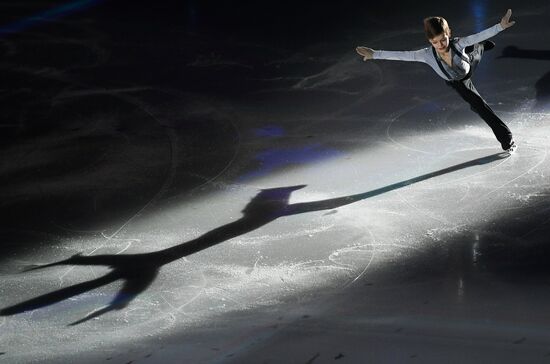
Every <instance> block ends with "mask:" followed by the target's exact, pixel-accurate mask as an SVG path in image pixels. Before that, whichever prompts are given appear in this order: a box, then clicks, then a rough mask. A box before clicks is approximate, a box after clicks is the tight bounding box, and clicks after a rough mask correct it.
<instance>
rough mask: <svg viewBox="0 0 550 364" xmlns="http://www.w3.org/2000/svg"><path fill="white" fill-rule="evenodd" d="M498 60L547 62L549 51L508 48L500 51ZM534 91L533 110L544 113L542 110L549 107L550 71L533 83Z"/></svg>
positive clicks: (549, 56)
mask: <svg viewBox="0 0 550 364" xmlns="http://www.w3.org/2000/svg"><path fill="white" fill-rule="evenodd" d="M498 58H524V59H536V60H542V61H548V60H550V50H541V49H521V48H518V47H515V46H509V47H506V48H504V49H503V50H502V54H501V55H500V56H499V57H498ZM535 90H536V93H537V94H536V98H537V103H536V105H535V109H536V110H541V111H544V110H543V109H545V108H547V107H549V106H550V71H549V72H547V73H545V74H544V76H542V77H541V78H539V79H538V81H537V82H536V83H535Z"/></svg>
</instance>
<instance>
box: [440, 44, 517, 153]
mask: <svg viewBox="0 0 550 364" xmlns="http://www.w3.org/2000/svg"><path fill="white" fill-rule="evenodd" d="M482 55H483V45H482V44H476V45H475V47H474V51H473V52H472V53H471V54H470V58H471V59H472V62H471V64H470V67H471V70H470V75H471V74H472V72H473V70H474V69H475V68H476V67H477V65H478V64H479V61H480V60H481V56H482ZM447 85H449V86H450V87H452V88H454V89H455V90H456V92H458V94H459V95H460V96H461V97H462V98H463V99H464V101H466V102H467V103H468V104H470V108H471V109H472V110H473V111H474V112H476V113H477V114H478V115H479V116H480V117H481V118H482V119H483V120H484V121H485V122H486V123H487V124H488V125H489V126H490V127H491V129H492V130H493V133H494V134H495V136H496V138H497V140H498V141H499V142H500V145H501V146H502V149H508V148H509V147H510V143H511V142H512V132H511V131H510V129H508V127H507V126H506V124H504V122H503V121H502V120H501V119H500V118H499V117H498V116H496V115H495V112H494V111H493V110H492V109H491V107H490V106H489V105H487V102H485V100H483V98H482V97H481V95H480V94H479V92H478V91H477V90H476V88H475V86H474V84H473V83H472V79H471V78H470V77H468V78H466V79H464V80H460V81H447Z"/></svg>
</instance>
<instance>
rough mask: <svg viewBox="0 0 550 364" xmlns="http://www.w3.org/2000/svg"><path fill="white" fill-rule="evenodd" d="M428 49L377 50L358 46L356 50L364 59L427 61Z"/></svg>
mask: <svg viewBox="0 0 550 364" xmlns="http://www.w3.org/2000/svg"><path fill="white" fill-rule="evenodd" d="M426 49H427V48H424V49H419V50H417V51H377V50H374V49H372V48H368V47H362V46H361V47H357V48H355V51H356V52H357V53H358V54H359V55H360V56H362V57H363V61H368V60H370V59H387V60H391V61H410V62H424V63H426Z"/></svg>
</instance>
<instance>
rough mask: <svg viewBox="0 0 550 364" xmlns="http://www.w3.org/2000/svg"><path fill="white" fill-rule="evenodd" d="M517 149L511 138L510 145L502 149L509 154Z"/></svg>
mask: <svg viewBox="0 0 550 364" xmlns="http://www.w3.org/2000/svg"><path fill="white" fill-rule="evenodd" d="M517 149H518V145H517V144H516V142H514V141H513V140H512V141H511V142H510V145H509V146H508V148H505V149H504V151H505V152H506V153H508V154H510V155H512V154H514V152H515V151H516V150H517Z"/></svg>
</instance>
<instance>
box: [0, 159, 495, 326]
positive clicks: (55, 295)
mask: <svg viewBox="0 0 550 364" xmlns="http://www.w3.org/2000/svg"><path fill="white" fill-rule="evenodd" d="M503 158H505V155H503V154H502V153H498V154H493V155H489V156H486V157H482V158H477V159H474V160H471V161H468V162H465V163H461V164H457V165H454V166H451V167H448V168H444V169H441V170H437V171H434V172H431V173H427V174H424V175H421V176H418V177H415V178H411V179H408V180H404V181H401V182H398V183H394V184H391V185H388V186H385V187H382V188H378V189H375V190H371V191H368V192H364V193H359V194H353V195H348V196H343V197H337V198H332V199H325V200H319V201H312V202H300V203H293V204H289V199H290V195H291V194H292V192H294V191H296V190H299V189H302V188H304V187H306V186H305V185H298V186H291V187H280V188H270V189H265V190H262V191H261V192H259V193H258V194H257V195H256V196H254V198H252V199H251V200H250V202H249V203H248V204H247V205H246V206H245V208H244V209H243V211H242V213H243V217H241V218H240V219H239V220H237V221H235V222H232V223H229V224H226V225H223V226H221V227H219V228H216V229H214V230H211V231H209V232H208V233H206V234H204V235H202V236H200V237H198V238H196V239H194V240H191V241H188V242H185V243H182V244H179V245H176V246H173V247H170V248H167V249H164V250H160V251H156V252H151V253H141V254H120V255H116V254H113V255H95V256H93V255H88V256H84V255H80V254H77V255H75V256H73V257H71V258H68V259H66V260H62V261H59V262H55V263H51V264H47V265H43V266H38V267H33V268H31V269H30V270H37V269H45V268H48V267H54V266H61V265H72V266H105V267H109V268H110V269H111V271H110V272H109V273H107V274H106V275H104V276H102V277H99V278H96V279H92V280H89V281H86V282H82V283H79V284H75V285H72V286H69V287H65V288H62V289H60V290H57V291H54V292H50V293H47V294H44V295H42V296H39V297H36V298H33V299H30V300H27V301H24V302H21V303H19V304H16V305H13V306H10V307H5V308H3V309H2V310H1V311H0V315H1V316H10V315H15V314H19V313H22V312H26V311H31V310H35V309H37V308H41V307H44V306H48V305H52V304H54V303H58V302H61V301H63V300H67V299H69V298H71V297H74V296H77V295H80V294H82V293H85V292H88V291H91V290H94V289H96V288H99V287H102V286H105V285H108V284H110V283H113V282H116V281H122V282H123V285H122V288H121V289H120V291H119V292H118V293H117V295H116V296H115V297H114V299H113V300H112V301H111V302H110V303H109V304H108V305H107V306H105V307H103V308H100V309H98V310H95V311H93V312H92V313H90V314H88V315H87V316H86V317H84V318H82V319H80V320H77V321H75V322H73V323H72V324H71V325H76V324H79V323H82V322H85V321H88V320H90V319H92V318H95V317H98V316H101V315H103V314H105V313H107V312H110V311H114V310H121V309H124V308H125V307H127V306H128V304H129V303H130V302H132V301H133V300H134V299H135V298H136V297H137V296H138V295H140V294H141V293H143V292H144V291H145V290H146V289H147V288H148V287H149V286H150V285H151V284H152V283H153V282H154V281H155V279H156V277H157V275H158V273H159V270H160V269H161V268H162V267H163V266H164V265H167V264H169V263H171V262H174V261H176V260H179V259H182V258H184V257H187V256H189V255H192V254H194V253H197V252H199V251H202V250H204V249H208V248H210V247H212V246H214V245H217V244H220V243H222V242H224V241H227V240H230V239H233V238H235V237H238V236H241V235H244V234H247V233H249V232H251V231H254V230H256V229H259V228H261V227H262V226H264V225H266V224H268V223H270V222H272V221H274V220H276V219H278V218H280V217H285V216H292V215H297V214H303V213H307V212H315V211H323V210H332V209H335V208H338V207H342V206H345V205H349V204H352V203H355V202H358V201H361V200H365V199H367V198H370V197H374V196H378V195H380V194H384V193H387V192H391V191H394V190H398V189H400V188H404V187H407V186H410V185H412V184H415V183H419V182H422V181H425V180H428V179H431V178H435V177H438V176H442V175H445V174H449V173H453V172H456V171H459V170H462V169H466V168H470V167H475V166H479V165H484V164H491V163H493V162H496V161H499V160H501V159H503ZM371 259H372V258H371ZM367 268H368V265H367ZM367 268H365V270H364V271H366V269H367ZM364 271H363V273H364ZM363 273H361V274H360V275H359V276H358V277H357V278H356V279H355V280H357V279H359V278H360V277H361V275H362V274H363ZM355 280H354V281H355Z"/></svg>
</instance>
